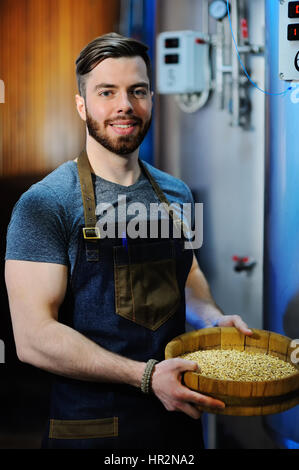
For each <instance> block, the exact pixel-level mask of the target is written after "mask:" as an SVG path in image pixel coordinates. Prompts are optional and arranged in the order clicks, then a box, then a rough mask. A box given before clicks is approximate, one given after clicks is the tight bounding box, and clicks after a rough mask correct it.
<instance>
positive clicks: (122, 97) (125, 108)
mask: <svg viewBox="0 0 299 470" xmlns="http://www.w3.org/2000/svg"><path fill="white" fill-rule="evenodd" d="M117 107H118V109H117V112H119V113H120V112H122V113H128V112H130V111H132V110H133V105H132V103H131V101H130V97H129V95H128V93H126V92H124V93H120V94H119V96H118V103H117Z"/></svg>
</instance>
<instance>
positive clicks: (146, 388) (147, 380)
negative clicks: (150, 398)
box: [141, 359, 159, 393]
mask: <svg viewBox="0 0 299 470" xmlns="http://www.w3.org/2000/svg"><path fill="white" fill-rule="evenodd" d="M157 362H159V361H156V359H149V361H147V363H146V366H145V369H144V372H143V376H142V379H141V391H142V392H143V393H150V391H151V378H152V373H153V370H154V367H155V365H156V364H157Z"/></svg>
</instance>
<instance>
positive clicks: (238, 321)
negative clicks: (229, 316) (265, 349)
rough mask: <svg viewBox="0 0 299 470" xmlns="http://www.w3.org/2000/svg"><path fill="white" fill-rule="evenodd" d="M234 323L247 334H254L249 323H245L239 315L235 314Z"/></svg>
mask: <svg viewBox="0 0 299 470" xmlns="http://www.w3.org/2000/svg"><path fill="white" fill-rule="evenodd" d="M234 325H235V327H236V328H238V330H240V331H241V332H242V333H244V334H245V335H250V334H252V331H251V330H250V329H249V328H248V325H247V323H245V322H244V321H243V320H242V318H241V317H239V315H234Z"/></svg>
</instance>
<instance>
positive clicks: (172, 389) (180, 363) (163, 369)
mask: <svg viewBox="0 0 299 470" xmlns="http://www.w3.org/2000/svg"><path fill="white" fill-rule="evenodd" d="M186 371H191V372H199V366H198V364H197V363H196V362H194V361H187V360H185V359H179V358H174V359H166V360H165V361H162V362H160V363H159V364H157V365H156V366H155V369H154V373H153V375H152V390H153V392H154V393H155V395H156V396H157V397H158V398H159V400H160V401H161V402H162V403H163V405H164V406H165V408H166V409H167V410H168V411H182V412H183V413H185V414H187V415H188V416H190V417H191V418H194V419H198V418H200V416H201V411H200V410H198V409H197V408H196V405H201V406H207V407H212V408H214V407H215V408H218V409H219V408H221V409H222V408H224V407H225V404H224V403H223V402H221V401H219V400H215V399H214V398H211V397H208V396H205V395H201V393H198V392H195V391H193V390H190V389H189V388H188V387H185V386H184V385H182V383H181V378H182V374H183V372H186Z"/></svg>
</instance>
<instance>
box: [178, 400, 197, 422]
mask: <svg viewBox="0 0 299 470" xmlns="http://www.w3.org/2000/svg"><path fill="white" fill-rule="evenodd" d="M180 411H182V412H183V413H185V414H186V415H188V416H190V418H193V419H199V418H200V417H201V411H200V410H198V409H197V408H196V407H195V406H193V405H190V404H189V403H184V404H183V405H182V406H181V410H180Z"/></svg>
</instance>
